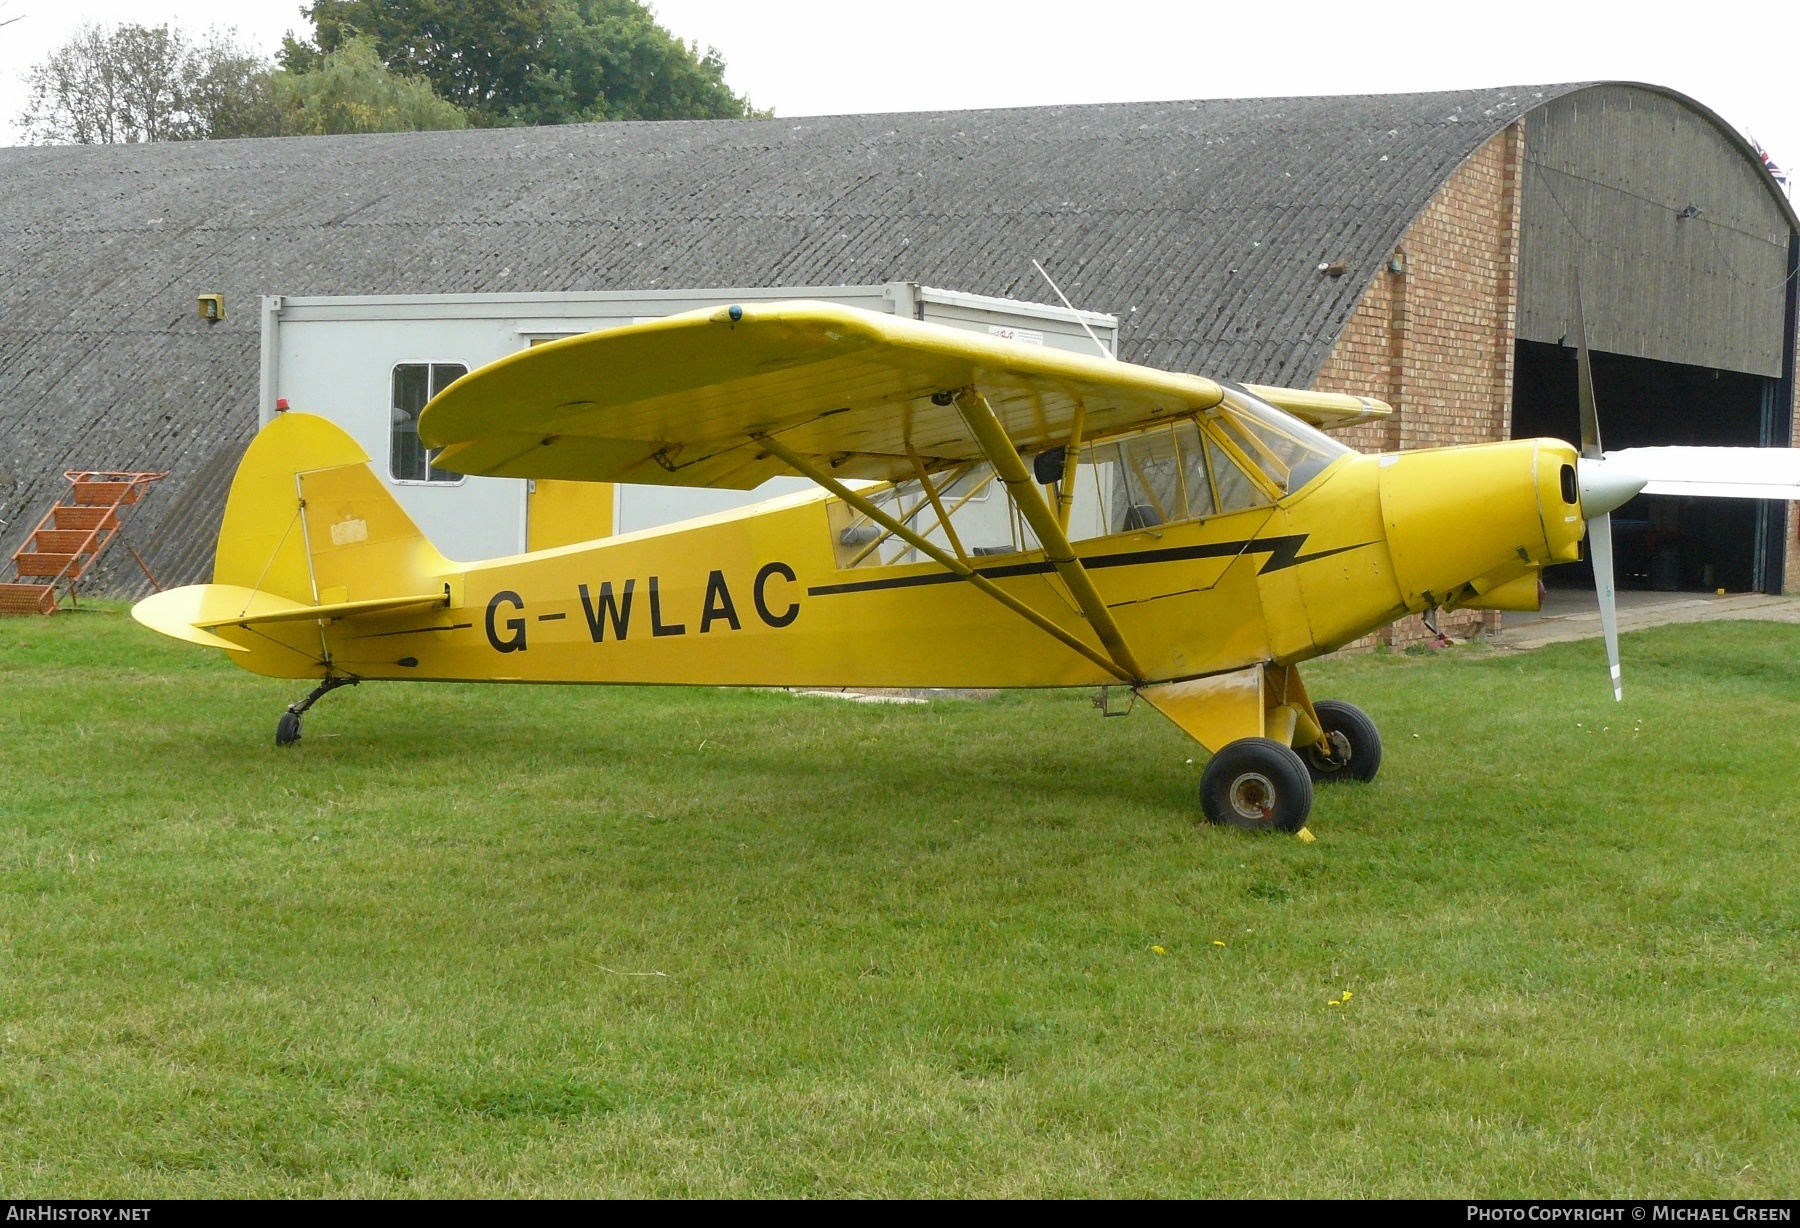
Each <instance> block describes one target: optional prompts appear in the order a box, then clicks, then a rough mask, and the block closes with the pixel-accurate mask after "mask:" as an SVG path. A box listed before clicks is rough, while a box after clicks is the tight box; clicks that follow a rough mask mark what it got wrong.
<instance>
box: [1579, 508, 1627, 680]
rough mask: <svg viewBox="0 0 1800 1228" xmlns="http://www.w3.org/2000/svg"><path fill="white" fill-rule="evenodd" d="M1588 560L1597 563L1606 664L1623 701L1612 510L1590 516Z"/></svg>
mask: <svg viewBox="0 0 1800 1228" xmlns="http://www.w3.org/2000/svg"><path fill="white" fill-rule="evenodd" d="M1587 531H1588V560H1589V561H1590V562H1591V563H1593V565H1594V592H1595V593H1596V594H1597V595H1598V596H1599V598H1600V630H1601V631H1602V632H1603V633H1604V634H1605V636H1606V664H1607V667H1608V668H1609V669H1610V670H1611V671H1612V686H1613V699H1615V700H1618V701H1623V700H1624V698H1625V687H1624V684H1623V682H1622V681H1621V680H1620V677H1619V610H1618V603H1617V601H1616V600H1615V599H1614V595H1613V548H1612V546H1613V542H1612V513H1610V512H1602V513H1600V515H1598V516H1590V517H1588V522H1587Z"/></svg>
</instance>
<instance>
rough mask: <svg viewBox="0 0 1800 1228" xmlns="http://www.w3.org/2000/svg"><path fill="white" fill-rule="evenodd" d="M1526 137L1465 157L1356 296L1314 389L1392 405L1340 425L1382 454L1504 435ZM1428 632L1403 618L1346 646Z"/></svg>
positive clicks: (1451, 623)
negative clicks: (1385, 414)
mask: <svg viewBox="0 0 1800 1228" xmlns="http://www.w3.org/2000/svg"><path fill="white" fill-rule="evenodd" d="M1524 140H1525V136H1524V128H1523V127H1522V126H1521V125H1520V124H1516V123H1515V124H1513V125H1511V126H1510V127H1508V128H1507V129H1506V130H1505V131H1504V132H1501V133H1500V134H1499V135H1497V136H1495V137H1494V139H1493V140H1491V141H1489V142H1488V143H1487V144H1486V145H1484V146H1483V147H1482V148H1481V149H1480V150H1478V151H1477V152H1476V153H1475V154H1474V155H1473V156H1471V157H1470V158H1469V160H1468V161H1467V162H1465V163H1463V165H1462V166H1461V167H1460V168H1458V169H1457V171H1456V173H1455V174H1453V175H1451V176H1450V178H1449V179H1448V180H1447V181H1445V183H1444V186H1443V187H1442V188H1440V189H1439V190H1438V193H1437V195H1436V196H1434V197H1433V198H1432V200H1431V203H1430V204H1428V205H1427V206H1426V207H1425V210H1424V212H1422V213H1420V214H1419V216H1418V217H1417V218H1416V219H1414V221H1413V224H1412V225H1411V226H1410V227H1409V228H1408V229H1407V231H1406V234H1405V235H1404V236H1403V237H1402V238H1401V240H1400V244H1399V246H1398V247H1397V248H1396V249H1395V251H1394V253H1393V260H1392V262H1391V263H1390V264H1389V265H1388V266H1387V267H1386V268H1385V269H1384V270H1383V271H1382V272H1381V273H1378V274H1377V275H1376V278H1375V281H1374V283H1373V284H1372V285H1371V286H1370V287H1369V290H1368V293H1366V294H1365V295H1363V298H1362V301H1361V302H1360V303H1358V304H1357V305H1356V310H1355V311H1354V313H1353V314H1352V315H1351V318H1350V323H1349V325H1348V326H1347V327H1346V328H1345V329H1344V333H1343V335H1342V336H1341V337H1339V339H1338V343H1337V346H1336V348H1334V349H1333V350H1332V352H1331V356H1330V357H1329V358H1328V359H1326V362H1325V367H1324V369H1323V370H1322V371H1320V372H1319V378H1318V379H1317V380H1316V381H1314V387H1316V388H1319V389H1322V390H1326V391H1331V392H1356V393H1363V394H1365V395H1375V396H1379V397H1381V398H1382V399H1383V400H1385V401H1387V402H1388V404H1390V405H1392V406H1393V407H1394V414H1393V416H1392V417H1390V418H1389V419H1388V420H1387V421H1386V422H1375V423H1367V424H1364V425H1362V426H1355V427H1350V428H1348V429H1346V430H1344V431H1341V432H1339V434H1340V435H1341V436H1342V437H1343V439H1344V442H1346V443H1348V444H1350V445H1351V446H1353V447H1355V448H1358V449H1360V450H1362V451H1365V452H1382V451H1386V452H1391V451H1397V450H1399V449H1401V448H1432V447H1439V446H1442V445H1446V444H1458V443H1477V442H1482V441H1486V440H1497V439H1505V438H1506V437H1507V436H1508V434H1509V432H1510V428H1511V413H1512V378H1513V325H1514V317H1515V314H1516V312H1517V308H1518V295H1517V286H1518V269H1519V191H1518V177H1519V168H1520V166H1521V165H1522V162H1523V156H1524ZM1440 625H1442V626H1443V628H1444V629H1445V630H1446V631H1448V632H1449V633H1450V634H1452V635H1458V636H1469V635H1472V634H1475V633H1476V632H1477V631H1485V632H1489V633H1491V632H1493V631H1497V630H1498V629H1499V626H1500V618H1499V615H1498V614H1497V613H1494V612H1492V611H1485V612H1484V611H1475V610H1466V611H1460V612H1458V613H1455V614H1447V615H1445V616H1444V618H1443V620H1442V622H1441V624H1440ZM1430 636H1431V633H1430V632H1429V631H1427V630H1426V629H1425V627H1424V625H1423V624H1422V623H1421V622H1420V621H1419V620H1418V619H1417V618H1408V619H1404V620H1402V621H1401V622H1399V623H1396V624H1395V625H1394V626H1392V627H1389V628H1387V629H1385V630H1383V631H1380V632H1377V633H1376V634H1375V635H1373V636H1370V637H1368V638H1367V639H1365V640H1361V641H1358V644H1357V645H1353V646H1352V647H1357V646H1370V645H1374V644H1390V645H1394V646H1396V647H1404V646H1406V645H1409V644H1413V643H1422V642H1425V641H1426V640H1428V639H1429V638H1430Z"/></svg>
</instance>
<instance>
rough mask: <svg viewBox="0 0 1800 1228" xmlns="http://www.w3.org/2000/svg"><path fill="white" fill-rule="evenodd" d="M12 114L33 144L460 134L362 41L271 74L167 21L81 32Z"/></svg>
mask: <svg viewBox="0 0 1800 1228" xmlns="http://www.w3.org/2000/svg"><path fill="white" fill-rule="evenodd" d="M26 82H27V84H28V85H29V87H30V90H31V94H30V105H29V106H28V107H27V108H26V110H25V112H24V114H22V115H21V116H20V117H19V123H20V125H21V127H23V128H24V129H25V135H26V139H27V140H29V141H33V142H36V143H40V144H78V145H114V144H129V143H133V142H138V141H192V140H206V139H209V138H222V137H244V136H307V135H314V134H319V133H328V132H394V131H401V130H407V129H418V128H462V127H466V126H467V124H468V120H467V118H466V117H465V116H464V115H463V113H462V112H461V111H459V110H458V109H457V108H456V107H454V106H452V105H451V104H450V103H448V102H445V101H444V100H443V99H441V98H438V97H437V96H436V95H434V94H433V93H432V92H431V86H430V85H429V84H428V83H427V82H425V81H424V80H423V79H420V78H416V77H406V76H400V75H397V74H395V73H392V72H389V71H388V69H387V66H386V65H384V64H383V63H382V62H381V59H380V57H379V56H377V55H376V54H375V50H374V47H373V44H372V43H370V41H369V40H367V39H360V38H353V39H349V40H347V41H346V42H345V43H344V44H343V45H342V46H341V47H339V48H338V49H336V50H334V51H332V52H330V53H329V54H324V55H320V56H318V57H316V63H315V65H314V67H313V68H312V70H311V71H310V72H301V73H294V72H287V71H281V70H277V69H276V67H275V65H274V64H273V63H272V62H271V61H270V60H269V59H268V58H267V57H265V56H263V55H261V54H260V53H258V52H256V51H253V50H251V49H249V48H247V47H244V46H243V45H241V44H240V43H238V42H237V36H236V34H235V33H234V32H232V31H225V32H223V33H221V32H219V31H217V30H214V31H211V32H209V33H208V35H207V37H206V39H205V40H204V41H203V42H201V43H200V44H199V45H197V46H196V45H192V44H190V43H189V42H188V41H187V39H186V37H185V36H184V35H183V34H182V33H181V31H180V30H178V29H175V28H173V27H171V26H166V25H165V26H138V25H129V24H127V25H120V26H115V27H113V28H111V29H104V28H102V27H100V26H87V27H84V28H83V29H81V30H80V31H78V32H77V33H76V35H75V37H74V38H73V39H72V40H70V41H69V43H68V44H66V45H65V46H63V47H61V48H58V49H57V50H56V51H54V52H52V53H51V55H50V56H49V58H48V59H46V60H45V61H44V62H43V63H41V64H39V65H37V66H36V67H35V68H33V69H32V70H31V71H30V72H29V73H28V74H27V75H26Z"/></svg>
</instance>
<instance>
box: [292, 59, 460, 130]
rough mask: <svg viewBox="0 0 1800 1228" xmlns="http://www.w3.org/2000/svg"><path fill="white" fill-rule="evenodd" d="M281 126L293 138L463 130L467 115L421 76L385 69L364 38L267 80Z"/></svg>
mask: <svg viewBox="0 0 1800 1228" xmlns="http://www.w3.org/2000/svg"><path fill="white" fill-rule="evenodd" d="M271 85H272V92H273V94H274V100H275V103H276V106H277V108H278V110H279V112H280V114H281V130H282V132H284V133H287V134H291V135H295V136H319V135H325V134H327V133H338V132H415V131H420V130H423V129H430V128H466V127H468V123H469V121H468V117H467V116H465V115H464V114H463V113H462V111H460V110H459V109H457V107H456V106H454V105H453V104H451V103H449V102H446V101H445V100H444V99H442V98H439V97H438V96H437V95H436V94H434V93H432V91H431V85H430V83H429V82H427V81H426V80H425V79H424V78H422V77H408V76H402V75H399V74H397V73H392V72H389V71H388V68H387V66H386V65H385V64H383V63H382V62H381V57H380V56H378V55H377V54H376V53H375V45H374V43H373V42H372V41H371V40H370V39H367V38H360V37H359V38H352V39H350V40H348V41H347V42H345V43H344V44H343V45H342V46H340V47H339V48H338V49H337V50H335V51H332V52H329V53H327V54H325V55H322V56H320V57H318V60H317V67H315V68H313V69H312V70H311V71H309V72H300V73H296V72H291V71H288V72H278V73H276V74H275V75H274V76H273V78H272V79H271Z"/></svg>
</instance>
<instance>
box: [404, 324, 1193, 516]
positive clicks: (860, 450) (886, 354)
mask: <svg viewBox="0 0 1800 1228" xmlns="http://www.w3.org/2000/svg"><path fill="white" fill-rule="evenodd" d="M971 385H973V386H976V387H978V388H980V390H981V391H982V393H983V394H984V395H985V396H986V397H987V399H988V401H989V403H990V404H991V405H992V406H993V408H994V412H995V413H996V414H997V415H998V416H999V418H1000V421H1001V423H1002V424H1003V425H1004V426H1005V428H1006V432H1007V434H1008V436H1010V437H1011V439H1012V440H1013V443H1014V445H1015V446H1016V447H1018V448H1019V450H1020V451H1022V452H1027V453H1029V452H1032V451H1035V450H1038V449H1041V448H1046V447H1051V446H1054V445H1056V444H1060V443H1066V442H1067V441H1068V438H1069V434H1070V430H1071V427H1072V426H1073V423H1074V420H1075V416H1076V413H1077V407H1084V408H1085V411H1086V419H1085V428H1084V430H1085V434H1086V435H1087V436H1089V437H1092V436H1096V435H1103V434H1107V433H1111V432H1115V431H1119V430H1123V429H1126V428H1128V427H1131V426H1135V425H1137V424H1139V423H1143V422H1150V421H1155V420H1157V419H1159V418H1163V417H1170V416H1175V415H1180V414H1186V413H1191V412H1193V411H1194V410H1198V409H1207V408H1210V407H1212V406H1214V405H1217V404H1218V403H1219V401H1220V399H1221V397H1222V396H1223V393H1222V392H1221V390H1220V387H1219V385H1218V384H1216V383H1214V382H1213V381H1212V380H1209V379H1203V378H1201V377H1199V376H1194V375H1177V374H1173V373H1170V372H1167V371H1157V370H1153V369H1151V368H1149V367H1138V366H1133V365H1132V364H1130V363H1123V362H1108V361H1106V360H1105V359H1102V358H1099V357H1092V358H1090V357H1087V356H1086V355H1082V354H1073V353H1069V352H1067V351H1064V350H1055V349H1048V348H1045V347H1043V346H1032V345H1021V344H1019V343H1017V342H1012V341H1003V340H1000V339H998V338H992V337H986V336H982V335H980V334H977V333H971V332H967V331H964V330H961V329H952V328H946V327H943V326H941V325H934V324H924V323H919V322H917V321H914V320H906V319H899V318H896V317H893V316H886V315H878V314H876V313H874V312H868V311H861V310H858V309H856V308H851V307H838V306H833V305H830V304H826V303H816V302H789V303H761V304H745V305H743V306H742V307H719V308H709V309H706V310H703V311H695V312H688V313H686V314H683V315H678V316H670V317H668V318H667V319H662V320H654V321H650V322H647V323H643V324H633V325H629V326H627V327H624V328H616V329H610V330H608V331H605V332H599V333H589V334H587V335H585V336H581V337H570V338H567V339H565V340H562V341H556V342H551V343H550V344H548V345H541V346H536V347H534V348H532V349H530V350H525V351H523V352H521V353H518V354H515V355H512V356H510V357H507V358H503V359H501V360H500V361H498V362H495V363H492V364H490V365H489V366H486V367H483V368H482V369H480V370H479V371H475V372H473V373H472V374H470V375H467V376H464V377H463V378H462V379H460V380H458V381H456V383H454V384H452V385H451V386H450V387H449V388H447V389H445V390H444V391H443V392H442V393H441V394H439V395H438V397H437V398H436V399H435V400H433V401H432V402H431V404H429V405H427V406H426V407H425V412H424V413H423V414H422V415H421V416H420V419H419V435H420V437H421V438H422V439H423V440H424V441H425V443H426V444H427V445H428V446H431V447H436V448H442V449H443V452H442V454H441V455H440V456H439V458H438V460H437V463H438V464H440V465H442V466H443V467H444V468H446V469H451V470H455V471H458V472H462V473H478V474H492V475H498V476H505V477H531V478H570V479H576V480H585V481H621V482H644V483H651V484H656V485H669V486H716V487H729V488H736V489H740V490H748V489H750V488H752V487H754V486H757V485H759V484H761V483H762V482H764V481H766V480H767V479H769V478H772V477H776V476H780V475H785V474H791V473H793V470H791V469H789V468H788V467H787V466H786V465H785V464H784V463H783V462H782V461H780V460H779V459H777V458H776V457H774V456H771V455H769V454H768V453H767V451H766V450H765V449H763V448H762V447H760V446H759V445H758V443H757V442H756V437H757V436H759V435H772V436H776V437H778V438H779V439H780V441H781V442H782V443H783V444H784V445H786V446H787V447H788V448H790V449H792V450H793V451H795V452H797V453H799V454H801V455H803V456H805V457H808V458H809V459H813V460H817V461H818V462H819V463H820V464H821V465H822V466H824V467H828V468H829V470H830V472H831V473H832V474H833V475H834V476H836V477H839V478H877V479H890V480H891V479H897V478H901V477H905V476H910V475H911V473H912V472H913V468H912V463H911V461H910V460H909V459H908V456H907V446H908V445H909V444H910V445H911V446H912V447H913V448H915V449H917V451H918V452H919V453H920V454H921V456H922V458H923V459H924V461H925V464H926V466H927V468H930V469H939V468H942V467H944V466H946V465H951V464H961V463H964V462H968V461H975V460H980V459H982V458H983V453H982V450H981V448H980V446H979V445H978V444H977V443H976V442H975V440H974V438H973V437H972V436H971V435H970V433H969V430H968V428H967V427H966V426H965V425H964V423H963V420H962V417H961V415H960V414H959V413H958V412H957V409H956V407H955V406H954V405H953V404H950V403H949V397H948V395H947V394H949V393H951V392H953V391H955V390H957V389H959V388H965V387H969V386H971ZM934 397H936V398H937V400H934ZM939 401H942V402H943V403H942V404H940V403H938V402H939Z"/></svg>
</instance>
